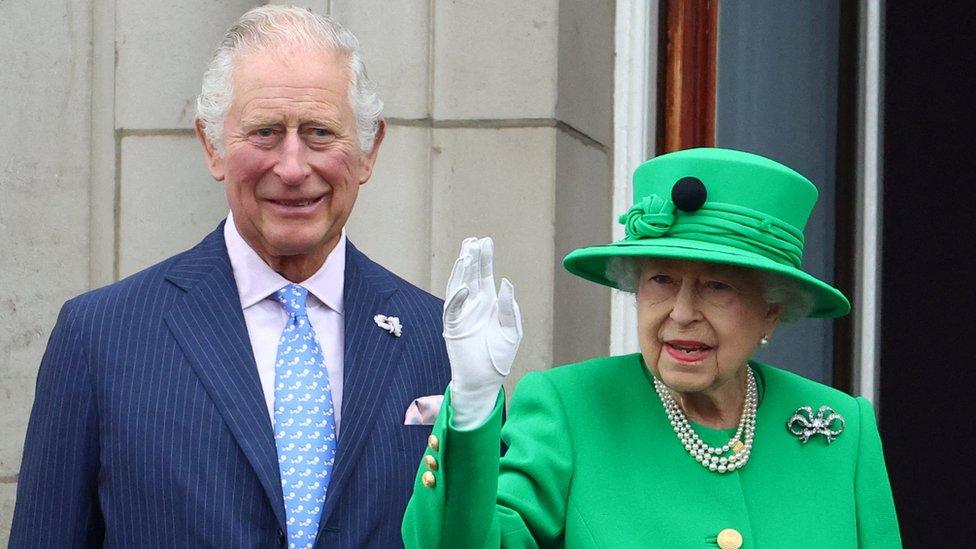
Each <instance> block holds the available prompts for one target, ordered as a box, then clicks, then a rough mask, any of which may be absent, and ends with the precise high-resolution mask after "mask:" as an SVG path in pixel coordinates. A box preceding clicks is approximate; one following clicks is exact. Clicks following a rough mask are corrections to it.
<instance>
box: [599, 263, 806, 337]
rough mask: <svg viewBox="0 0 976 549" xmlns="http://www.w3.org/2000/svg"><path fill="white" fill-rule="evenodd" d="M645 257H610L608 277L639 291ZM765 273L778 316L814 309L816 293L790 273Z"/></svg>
mask: <svg viewBox="0 0 976 549" xmlns="http://www.w3.org/2000/svg"><path fill="white" fill-rule="evenodd" d="M644 261H645V258H643V257H620V256H617V257H611V258H610V260H609V261H607V268H606V273H605V276H606V277H607V280H609V281H611V282H614V283H616V284H617V288H618V289H620V290H621V291H624V292H629V293H632V294H636V293H637V288H638V285H639V280H640V273H641V268H642V267H643V265H644ZM760 273H762V276H763V297H764V298H765V299H766V302H767V303H769V304H771V305H772V304H775V305H779V306H780V307H781V308H782V312H781V313H780V316H779V319H780V320H781V321H782V322H792V321H794V320H798V319H801V318H803V317H805V316H807V315H808V314H810V312H811V311H813V296H812V295H811V294H810V292H808V291H806V290H805V289H804V288H803V286H802V285H801V284H800V283H799V282H797V281H796V280H793V279H792V278H790V277H788V276H784V275H781V274H777V273H771V272H768V271H760Z"/></svg>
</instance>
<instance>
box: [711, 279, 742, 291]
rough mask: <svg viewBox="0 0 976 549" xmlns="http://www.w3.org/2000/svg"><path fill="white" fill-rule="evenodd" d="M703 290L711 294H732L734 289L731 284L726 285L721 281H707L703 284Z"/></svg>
mask: <svg viewBox="0 0 976 549" xmlns="http://www.w3.org/2000/svg"><path fill="white" fill-rule="evenodd" d="M705 288H707V289H708V290H709V291H712V292H734V291H735V288H734V287H732V285H731V284H726V283H725V282H722V281H721V280H709V281H707V282H705Z"/></svg>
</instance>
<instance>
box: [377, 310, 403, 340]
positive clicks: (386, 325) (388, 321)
mask: <svg viewBox="0 0 976 549" xmlns="http://www.w3.org/2000/svg"><path fill="white" fill-rule="evenodd" d="M373 322H376V325H377V326H379V327H380V328H383V329H384V330H386V331H387V332H390V333H391V334H393V335H394V336H396V337H400V332H401V331H402V330H403V326H402V325H401V324H400V319H399V318H397V317H395V316H386V315H376V316H374V317H373Z"/></svg>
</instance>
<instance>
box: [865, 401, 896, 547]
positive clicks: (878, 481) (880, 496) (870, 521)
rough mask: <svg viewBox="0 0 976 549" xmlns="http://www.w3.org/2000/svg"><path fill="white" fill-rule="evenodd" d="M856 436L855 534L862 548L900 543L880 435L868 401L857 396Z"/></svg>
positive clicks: (894, 545)
mask: <svg viewBox="0 0 976 549" xmlns="http://www.w3.org/2000/svg"><path fill="white" fill-rule="evenodd" d="M857 405H858V410H859V415H860V422H859V424H860V439H859V447H858V453H857V470H856V471H855V476H854V497H855V501H856V505H857V538H858V545H859V546H860V547H862V548H867V549H871V548H874V547H884V548H889V547H901V534H900V533H899V530H898V517H897V515H896V514H895V503H894V499H893V498H892V496H891V485H890V484H889V482H888V471H887V469H886V468H885V462H884V454H883V453H882V451H881V437H880V436H879V434H878V425H877V422H876V421H875V417H874V409H873V408H872V406H871V403H870V402H868V401H867V400H866V399H864V398H862V397H858V398H857Z"/></svg>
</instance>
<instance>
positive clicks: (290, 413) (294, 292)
mask: <svg viewBox="0 0 976 549" xmlns="http://www.w3.org/2000/svg"><path fill="white" fill-rule="evenodd" d="M307 297H308V290H306V289H305V288H303V287H301V286H299V285H297V284H289V285H288V286H285V287H284V288H282V289H280V290H278V291H277V292H276V293H275V299H277V300H278V302H279V303H281V306H282V307H284V308H285V312H287V313H288V324H287V325H285V330H284V331H283V332H282V333H281V339H280V340H279V341H278V361H277V362H275V409H274V429H275V445H276V446H277V448H278V467H279V469H280V470H281V491H282V493H283V494H284V497H285V518H286V520H287V526H288V541H289V543H288V546H289V547H291V548H296V549H300V548H303V547H308V548H310V547H312V546H314V545H315V535H316V533H317V532H318V529H319V519H320V518H321V517H322V507H323V504H324V503H325V494H326V490H327V488H328V487H329V481H330V480H331V479H332V465H333V463H334V462H335V454H336V435H335V432H336V430H335V410H334V409H333V408H332V390H331V388H330V386H329V373H328V371H326V369H325V361H324V360H323V358H322V350H321V349H319V346H318V342H317V340H316V338H315V331H314V330H313V329H312V324H311V323H310V322H309V320H308V312H307V311H306V310H305V299H306V298H307Z"/></svg>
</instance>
